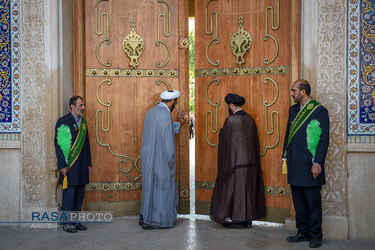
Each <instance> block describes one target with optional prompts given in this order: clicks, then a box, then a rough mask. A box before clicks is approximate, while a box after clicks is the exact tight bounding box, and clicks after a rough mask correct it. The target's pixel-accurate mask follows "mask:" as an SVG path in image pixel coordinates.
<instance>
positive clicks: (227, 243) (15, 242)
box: [0, 215, 375, 250]
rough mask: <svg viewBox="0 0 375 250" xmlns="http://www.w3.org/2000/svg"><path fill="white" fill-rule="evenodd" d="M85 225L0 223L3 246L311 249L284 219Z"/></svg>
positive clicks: (332, 245) (348, 244)
mask: <svg viewBox="0 0 375 250" xmlns="http://www.w3.org/2000/svg"><path fill="white" fill-rule="evenodd" d="M84 225H86V226H87V227H88V230H87V231H78V232H77V233H74V234H70V233H66V232H65V231H63V230H61V229H57V230H56V229H49V230H48V229H44V230H42V229H22V228H16V227H0V249H22V250H23V249H215V250H219V249H308V248H309V247H308V242H300V243H288V242H286V241H285V238H286V237H287V236H290V235H294V234H295V233H296V231H295V230H292V231H290V230H285V229H284V226H283V225H282V224H269V223H264V222H258V221H256V222H254V226H253V228H252V229H227V228H224V227H222V226H221V225H219V224H217V223H215V222H213V221H210V220H209V219H208V217H207V216H192V215H190V216H179V217H178V218H177V219H176V221H175V225H174V227H173V228H171V229H158V230H143V229H142V227H140V226H139V225H138V217H136V216H132V217H118V218H115V219H114V222H113V223H110V224H98V223H95V224H84ZM320 249H375V240H373V241H357V240H345V241H334V240H325V239H323V246H322V247H321V248H320Z"/></svg>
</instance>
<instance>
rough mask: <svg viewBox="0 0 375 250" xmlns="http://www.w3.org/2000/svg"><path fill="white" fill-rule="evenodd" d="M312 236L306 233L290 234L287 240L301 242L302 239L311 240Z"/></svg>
mask: <svg viewBox="0 0 375 250" xmlns="http://www.w3.org/2000/svg"><path fill="white" fill-rule="evenodd" d="M310 240H311V237H310V236H309V235H304V234H297V235H296V236H290V237H288V238H286V241H287V242H292V243H294V242H301V241H310Z"/></svg>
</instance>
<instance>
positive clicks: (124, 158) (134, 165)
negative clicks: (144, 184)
mask: <svg viewBox="0 0 375 250" xmlns="http://www.w3.org/2000/svg"><path fill="white" fill-rule="evenodd" d="M103 83H107V85H108V86H110V85H111V84H112V81H111V80H110V79H105V80H103V81H101V82H100V83H99V84H98V86H97V87H96V99H97V100H98V102H99V103H100V104H101V105H103V106H104V107H106V110H107V117H105V116H104V113H105V112H104V110H103V109H97V110H96V120H95V135H96V141H97V143H98V144H99V145H100V146H103V147H107V148H108V150H109V152H110V153H111V154H112V155H114V156H118V157H121V159H120V160H119V161H118V162H117V169H118V170H119V171H120V172H122V173H125V175H126V176H127V177H128V178H129V179H130V180H133V181H135V180H138V179H139V178H141V170H140V169H139V167H138V165H137V163H138V161H139V158H140V157H139V156H138V157H137V159H136V160H135V161H134V160H133V159H132V158H131V157H130V156H127V155H123V154H118V153H115V152H113V151H112V148H111V145H110V144H107V143H102V142H100V140H99V114H101V120H102V122H101V123H102V126H101V127H102V128H101V130H102V132H108V131H109V129H110V122H109V120H110V119H109V118H110V107H111V106H112V102H111V101H110V100H107V102H106V103H104V102H102V101H101V99H100V98H99V89H100V86H101V85H102V84H103ZM105 119H106V120H107V124H106V128H105V126H104V123H105V122H104V120H105ZM127 160H129V161H130V164H131V166H130V168H129V169H127V170H124V169H122V168H121V167H120V164H121V163H123V164H127ZM134 168H135V169H136V171H138V172H139V175H138V176H136V177H132V176H130V175H129V173H130V172H131V171H132V170H133V169H134ZM103 188H104V187H103ZM104 189H105V190H107V189H108V188H104Z"/></svg>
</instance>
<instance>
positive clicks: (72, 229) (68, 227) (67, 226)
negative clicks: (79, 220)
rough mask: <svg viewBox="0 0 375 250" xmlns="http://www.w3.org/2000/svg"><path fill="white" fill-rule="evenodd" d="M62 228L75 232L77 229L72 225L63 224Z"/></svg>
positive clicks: (68, 231)
mask: <svg viewBox="0 0 375 250" xmlns="http://www.w3.org/2000/svg"><path fill="white" fill-rule="evenodd" d="M62 229H63V230H64V231H65V232H67V233H76V232H77V229H75V227H74V226H73V225H63V227H62Z"/></svg>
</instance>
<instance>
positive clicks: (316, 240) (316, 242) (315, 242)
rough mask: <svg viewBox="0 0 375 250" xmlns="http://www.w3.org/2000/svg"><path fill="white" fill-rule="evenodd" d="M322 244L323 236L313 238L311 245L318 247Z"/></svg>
mask: <svg viewBox="0 0 375 250" xmlns="http://www.w3.org/2000/svg"><path fill="white" fill-rule="evenodd" d="M321 246H322V238H311V241H310V244H309V247H311V248H318V247H321Z"/></svg>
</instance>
